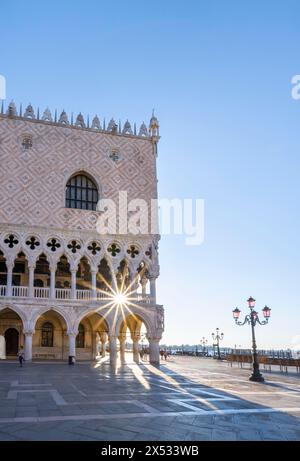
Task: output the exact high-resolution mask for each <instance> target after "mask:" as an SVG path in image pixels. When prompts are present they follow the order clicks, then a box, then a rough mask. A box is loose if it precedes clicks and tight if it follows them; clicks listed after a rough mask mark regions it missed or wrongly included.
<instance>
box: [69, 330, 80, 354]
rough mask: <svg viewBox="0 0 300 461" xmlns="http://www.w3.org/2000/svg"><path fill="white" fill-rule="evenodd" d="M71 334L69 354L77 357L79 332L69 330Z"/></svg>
mask: <svg viewBox="0 0 300 461" xmlns="http://www.w3.org/2000/svg"><path fill="white" fill-rule="evenodd" d="M67 334H68V336H69V355H71V356H73V357H76V336H77V334H78V332H75V331H68V333H67Z"/></svg>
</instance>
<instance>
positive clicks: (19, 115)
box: [0, 101, 160, 142]
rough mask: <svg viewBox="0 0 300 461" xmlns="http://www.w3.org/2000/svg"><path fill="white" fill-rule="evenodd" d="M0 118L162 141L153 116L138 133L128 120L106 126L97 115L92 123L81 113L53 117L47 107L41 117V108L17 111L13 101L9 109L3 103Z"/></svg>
mask: <svg viewBox="0 0 300 461" xmlns="http://www.w3.org/2000/svg"><path fill="white" fill-rule="evenodd" d="M0 117H1V118H2V117H3V118H12V119H19V120H25V121H26V122H27V121H29V122H34V123H37V122H38V123H42V124H46V125H53V126H59V127H64V128H73V129H79V130H84V131H89V132H93V133H106V134H111V135H115V136H126V137H134V138H142V139H148V140H150V141H155V142H158V141H159V139H160V136H159V124H158V120H157V118H156V117H154V115H152V118H151V120H150V123H149V127H147V126H146V124H145V123H144V122H143V123H142V124H141V126H140V128H139V130H138V131H137V126H136V123H134V125H133V128H132V126H131V123H130V122H129V121H128V120H126V122H125V123H124V125H123V126H122V124H121V121H119V123H118V124H117V123H116V122H115V120H114V119H113V118H111V120H110V121H109V123H108V124H107V126H106V121H105V118H103V120H102V122H101V120H100V119H99V117H98V116H97V115H95V117H94V118H93V119H92V121H91V122H90V118H89V116H87V118H86V120H85V119H84V116H83V115H82V114H81V112H80V113H79V114H78V115H77V117H76V118H75V120H74V117H73V113H72V114H71V117H70V118H69V117H68V115H67V113H66V112H65V111H64V110H63V111H62V112H61V113H60V115H59V116H58V112H57V110H55V112H54V116H52V113H51V111H50V109H49V108H48V107H47V108H46V109H45V110H44V112H43V114H42V116H40V110H39V108H38V109H37V111H36V114H35V111H34V109H33V107H32V105H31V104H29V105H28V106H27V107H26V109H25V111H24V112H23V109H22V104H20V108H19V111H17V108H16V105H15V103H14V102H13V101H11V102H10V103H9V104H8V106H7V108H5V107H4V102H3V101H2V105H1V112H0Z"/></svg>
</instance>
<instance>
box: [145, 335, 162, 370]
mask: <svg viewBox="0 0 300 461" xmlns="http://www.w3.org/2000/svg"><path fill="white" fill-rule="evenodd" d="M148 340H149V361H150V363H152V364H153V365H159V341H160V338H148Z"/></svg>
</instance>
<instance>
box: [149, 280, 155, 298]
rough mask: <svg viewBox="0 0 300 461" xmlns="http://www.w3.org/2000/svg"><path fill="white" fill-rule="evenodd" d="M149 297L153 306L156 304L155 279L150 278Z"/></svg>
mask: <svg viewBox="0 0 300 461" xmlns="http://www.w3.org/2000/svg"><path fill="white" fill-rule="evenodd" d="M149 280H150V296H151V301H152V303H153V304H156V278H155V277H150V279H149Z"/></svg>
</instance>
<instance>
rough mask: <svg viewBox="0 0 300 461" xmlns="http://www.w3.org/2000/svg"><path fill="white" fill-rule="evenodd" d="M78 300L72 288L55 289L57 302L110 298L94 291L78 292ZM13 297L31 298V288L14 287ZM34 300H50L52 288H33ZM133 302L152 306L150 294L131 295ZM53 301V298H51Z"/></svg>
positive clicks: (2, 288) (3, 292) (0, 290)
mask: <svg viewBox="0 0 300 461" xmlns="http://www.w3.org/2000/svg"><path fill="white" fill-rule="evenodd" d="M75 294H76V298H75V297H74V298H73V297H72V290H71V289H70V288H56V289H55V298H54V299H55V300H62V301H67V300H70V301H74V300H76V301H99V302H107V301H108V300H110V299H111V298H110V296H106V294H105V293H103V292H97V293H95V295H94V293H93V291H92V290H76V292H75ZM6 297H7V287H6V285H0V298H6ZM12 297H14V298H30V296H29V288H28V287H26V286H24V287H23V286H13V287H12ZM33 298H34V299H50V298H51V297H50V288H43V287H34V288H33ZM131 298H133V299H132V300H133V302H138V303H143V304H145V303H146V304H151V296H150V295H149V294H140V293H136V294H133V295H131ZM51 299H52V298H51Z"/></svg>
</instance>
